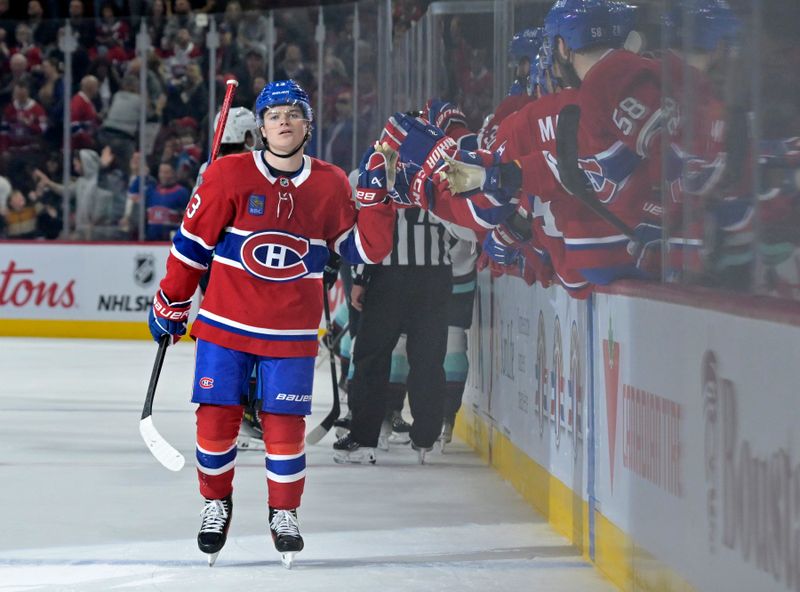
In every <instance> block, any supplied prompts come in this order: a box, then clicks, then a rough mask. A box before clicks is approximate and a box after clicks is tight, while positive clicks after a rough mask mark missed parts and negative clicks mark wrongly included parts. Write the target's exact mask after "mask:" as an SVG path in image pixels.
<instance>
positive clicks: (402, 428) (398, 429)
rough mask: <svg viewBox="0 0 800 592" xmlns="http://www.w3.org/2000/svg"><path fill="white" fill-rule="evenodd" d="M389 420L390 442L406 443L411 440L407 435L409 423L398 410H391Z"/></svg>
mask: <svg viewBox="0 0 800 592" xmlns="http://www.w3.org/2000/svg"><path fill="white" fill-rule="evenodd" d="M389 421H390V422H391V424H392V434H391V435H390V436H389V442H391V443H392V444H408V443H409V442H410V441H411V436H409V432H410V431H411V424H410V423H408V422H407V421H406V420H405V419H403V416H402V414H401V413H400V412H399V411H392V413H391V416H390V417H389Z"/></svg>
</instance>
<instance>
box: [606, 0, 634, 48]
mask: <svg viewBox="0 0 800 592" xmlns="http://www.w3.org/2000/svg"><path fill="white" fill-rule="evenodd" d="M610 5H611V12H610V13H609V14H610V17H611V36H612V38H613V40H614V41H615V42H616V43H612V45H620V46H622V45H623V44H624V43H625V40H626V39H627V38H628V34H629V33H630V32H631V31H633V29H634V27H636V13H637V11H638V8H637V7H636V6H632V5H630V4H628V3H626V2H610Z"/></svg>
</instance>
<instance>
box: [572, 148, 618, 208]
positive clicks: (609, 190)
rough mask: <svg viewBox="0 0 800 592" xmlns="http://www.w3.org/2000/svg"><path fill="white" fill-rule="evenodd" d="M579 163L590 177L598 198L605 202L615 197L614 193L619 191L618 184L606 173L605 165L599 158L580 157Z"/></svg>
mask: <svg viewBox="0 0 800 592" xmlns="http://www.w3.org/2000/svg"><path fill="white" fill-rule="evenodd" d="M578 165H579V166H580V167H581V169H582V170H583V172H584V173H586V176H587V177H588V178H589V182H590V183H591V184H592V189H594V192H595V193H596V194H597V199H599V200H600V201H601V202H603V203H607V202H609V201H611V200H612V199H613V198H614V194H615V193H616V192H617V184H616V183H614V181H612V180H611V179H609V178H608V177H607V176H606V175H605V172H604V171H603V167H602V166H601V165H600V163H599V162H598V161H597V159H595V158H586V159H584V158H579V159H578Z"/></svg>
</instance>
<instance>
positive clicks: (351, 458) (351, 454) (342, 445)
mask: <svg viewBox="0 0 800 592" xmlns="http://www.w3.org/2000/svg"><path fill="white" fill-rule="evenodd" d="M333 450H334V451H335V452H334V453H333V462H335V463H339V464H344V463H351V464H356V465H363V464H371V465H374V464H375V449H374V448H369V447H367V446H362V445H361V444H359V443H358V442H356V441H355V440H353V437H352V436H351V435H350V434H349V433H348V434H346V435H344V436H342V437H341V438H339V439H338V440H336V442H334V444H333Z"/></svg>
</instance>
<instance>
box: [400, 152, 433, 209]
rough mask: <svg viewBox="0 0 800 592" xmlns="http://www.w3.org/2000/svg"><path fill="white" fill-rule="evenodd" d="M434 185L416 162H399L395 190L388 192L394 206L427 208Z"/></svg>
mask: <svg viewBox="0 0 800 592" xmlns="http://www.w3.org/2000/svg"><path fill="white" fill-rule="evenodd" d="M433 192H434V187H433V183H432V182H431V180H430V178H429V177H428V176H427V175H426V174H425V171H424V170H423V169H422V167H421V166H419V165H418V164H414V163H413V162H404V163H401V164H400V168H399V170H398V174H397V182H396V183H395V190H394V192H392V193H391V194H390V197H391V199H392V201H393V202H394V206H395V207H396V208H422V209H424V210H427V209H428V208H429V207H430V205H431V202H432V199H433Z"/></svg>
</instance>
